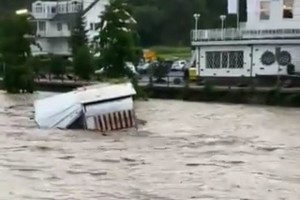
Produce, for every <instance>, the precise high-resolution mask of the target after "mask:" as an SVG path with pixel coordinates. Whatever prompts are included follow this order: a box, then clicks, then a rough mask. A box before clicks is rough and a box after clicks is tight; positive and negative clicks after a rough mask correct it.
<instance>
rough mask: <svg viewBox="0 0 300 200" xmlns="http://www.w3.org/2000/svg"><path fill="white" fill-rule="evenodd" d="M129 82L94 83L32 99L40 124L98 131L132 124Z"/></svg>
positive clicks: (133, 120)
mask: <svg viewBox="0 0 300 200" xmlns="http://www.w3.org/2000/svg"><path fill="white" fill-rule="evenodd" d="M135 94H136V91H135V90H134V88H133V86H132V84H131V83H122V84H110V83H105V84H97V85H93V86H88V87H82V88H78V89H77V90H75V91H72V92H68V93H64V94H58V95H55V96H52V97H49V98H45V99H41V100H37V101H35V102H34V109H35V121H36V123H37V124H38V126H39V127H40V128H59V129H88V130H97V131H101V132H105V131H112V130H120V129H126V128H131V127H135V126H136V116H135V111H134V105H133V96H134V95H135Z"/></svg>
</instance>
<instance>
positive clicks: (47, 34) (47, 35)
mask: <svg viewBox="0 0 300 200" xmlns="http://www.w3.org/2000/svg"><path fill="white" fill-rule="evenodd" d="M70 36H71V31H66V30H64V31H37V32H36V37H44V38H61V37H70Z"/></svg>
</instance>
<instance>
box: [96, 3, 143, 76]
mask: <svg viewBox="0 0 300 200" xmlns="http://www.w3.org/2000/svg"><path fill="white" fill-rule="evenodd" d="M135 28H136V21H135V20H134V19H133V18H132V16H131V12H130V9H129V7H128V6H127V5H126V4H125V3H124V2H123V0H111V3H110V5H108V6H107V7H106V10H105V11H104V13H102V22H101V24H100V27H99V35H98V37H96V38H95V46H96V47H97V50H96V53H98V54H99V55H100V57H99V62H98V65H99V68H103V73H104V75H105V76H106V77H108V78H121V77H124V76H125V77H129V78H132V77H133V73H132V70H130V69H129V68H128V67H126V66H127V64H126V63H127V62H136V60H137V59H138V51H137V47H136V46H137V41H138V37H137V36H138V35H137V32H136V29H135Z"/></svg>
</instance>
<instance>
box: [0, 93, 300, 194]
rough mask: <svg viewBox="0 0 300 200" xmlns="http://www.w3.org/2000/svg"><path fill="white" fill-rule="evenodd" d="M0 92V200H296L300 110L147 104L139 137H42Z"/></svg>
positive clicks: (18, 101)
mask: <svg viewBox="0 0 300 200" xmlns="http://www.w3.org/2000/svg"><path fill="white" fill-rule="evenodd" d="M46 95H49V94H46V93H42V94H36V95H25V96H18V95H6V94H4V93H0V103H1V105H0V130H1V131H0V132H1V134H0V149H1V150H0V190H1V192H0V199H1V200H2V199H3V200H8V199H13V200H15V199H17V200H18V199H20V200H21V199H22V200H23V199H25V200H27V199H30V200H32V199H34V200H44V199H45V200H48V199H49V200H50V199H53V200H54V199H55V200H127V199H128V200H188V199H201V200H215V199H218V200H299V199H300V109H293V108H274V107H254V106H245V105H221V104H204V103H188V102H180V101H162V100H151V101H149V102H138V103H137V105H136V106H137V113H138V117H139V118H141V119H143V120H147V121H148V123H147V124H146V125H145V126H143V127H140V130H139V131H138V132H137V131H129V132H122V133H118V134H117V133H115V134H113V135H112V136H106V137H105V136H101V135H99V134H96V133H91V132H84V131H58V130H39V129H37V128H36V127H35V124H34V122H33V121H32V120H31V119H30V118H31V117H32V115H33V113H32V111H33V108H32V106H31V104H32V102H33V100H34V99H35V98H41V97H43V96H46Z"/></svg>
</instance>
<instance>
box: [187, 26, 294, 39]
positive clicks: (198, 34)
mask: <svg viewBox="0 0 300 200" xmlns="http://www.w3.org/2000/svg"><path fill="white" fill-rule="evenodd" d="M292 38H300V29H261V30H260V29H244V28H242V29H236V28H226V29H223V30H222V29H209V30H192V31H191V41H192V42H204V41H224V40H257V39H292Z"/></svg>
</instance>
